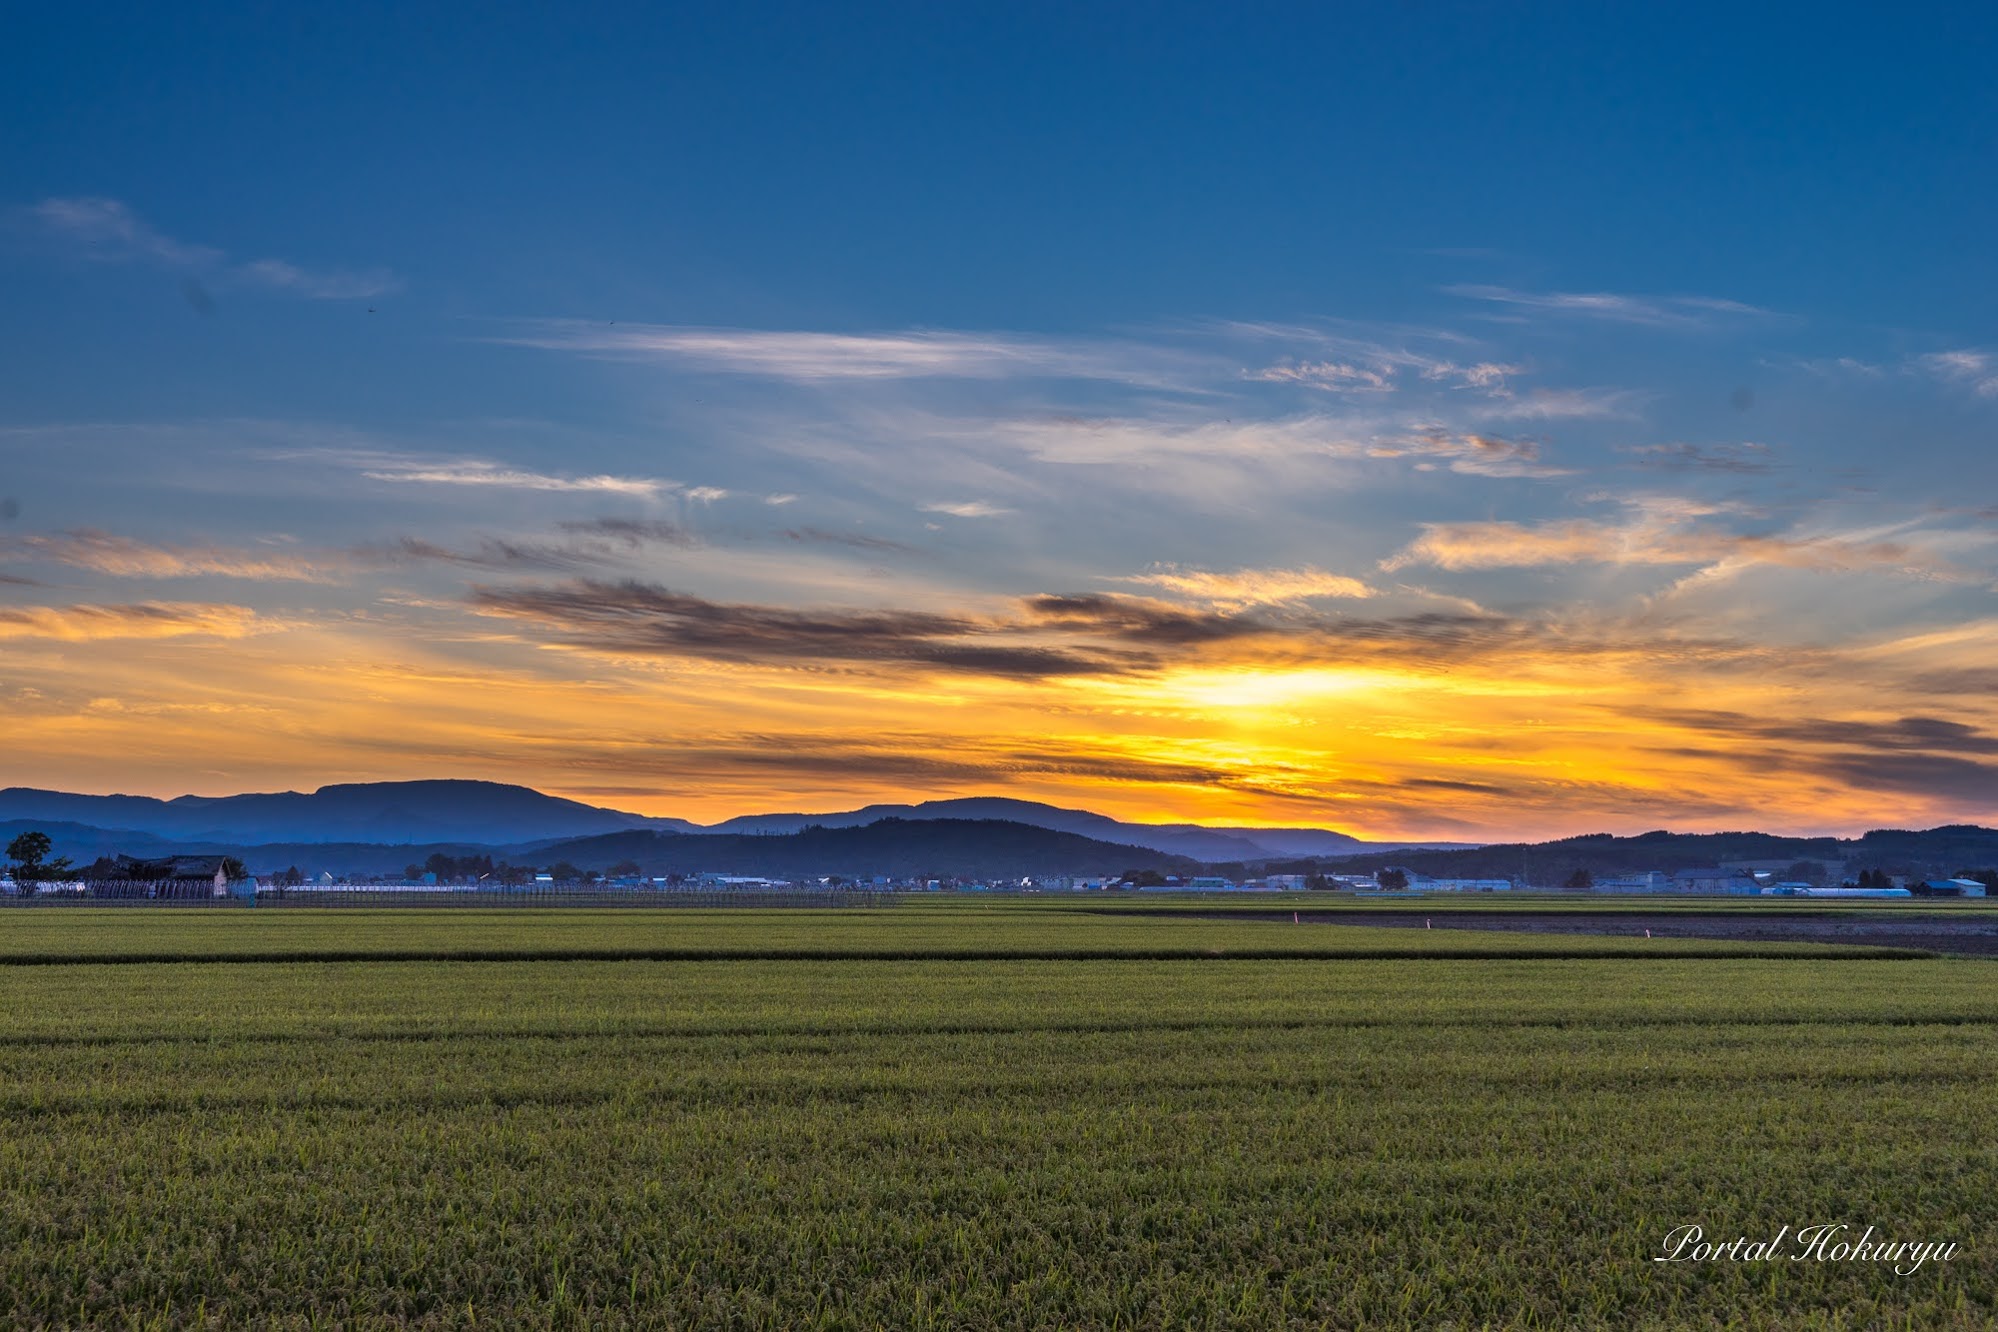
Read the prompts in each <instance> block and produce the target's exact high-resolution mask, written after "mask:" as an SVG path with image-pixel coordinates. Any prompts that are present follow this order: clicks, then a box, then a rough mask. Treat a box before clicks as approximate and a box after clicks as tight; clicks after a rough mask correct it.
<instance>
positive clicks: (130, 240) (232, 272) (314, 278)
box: [19, 197, 402, 301]
mask: <svg viewBox="0 0 1998 1332" xmlns="http://www.w3.org/2000/svg"><path fill="white" fill-rule="evenodd" d="M19 215H20V216H23V217H25V219H26V220H27V222H28V223H29V225H30V226H31V227H32V228H33V229H34V230H35V231H36V232H38V233H39V234H40V235H42V236H43V237H45V238H47V239H49V240H52V241H55V242H56V243H58V244H61V245H63V246H65V247H67V248H69V249H70V250H72V251H73V252H75V253H78V254H81V255H83V256H85V257H86V258H90V259H95V260H99V261H104V262H142V263H151V264H157V265H159V266H161V267H164V268H171V269H178V270H181V271H183V272H185V273H187V274H189V275H191V276H198V277H202V278H205V279H207V280H208V281H211V282H217V283H222V284H226V285H232V286H239V287H251V288H261V289H263V290H265V291H274V292H283V293H286V294H288V295H294V296H304V297H308V298H310V299H313V300H326V301H356V300H367V299H369V298H371V297H376V296H385V295H388V294H389V293H391V292H394V291H398V290H400V289H401V287H402V282H401V279H399V278H397V277H396V275H395V274H394V273H392V272H390V271H389V270H387V269H385V268H368V269H359V270H339V269H318V268H308V267H305V266H303V265H300V264H296V263H292V262H291V261H289V260H285V259H252V260H249V261H247V262H243V263H237V262H232V261H231V260H230V258H229V256H228V254H227V253H226V252H225V251H223V250H220V249H218V248H216V247H214V246H211V245H195V244H190V243H188V242H186V241H181V240H176V239H174V238H173V237H171V236H168V235H166V234H165V233H163V232H161V231H160V230H158V229H157V228H155V227H153V226H152V225H150V224H149V223H147V222H146V221H145V220H144V219H143V218H141V217H140V216H139V215H138V214H137V213H135V212H134V211H133V210H132V208H131V206H130V205H128V204H126V203H124V202H122V201H120V200H117V199H104V198H90V197H84V198H50V199H43V200H42V201H40V202H39V203H36V204H33V205H30V206H29V207H27V208H25V209H22V210H19ZM204 299H205V297H204Z"/></svg>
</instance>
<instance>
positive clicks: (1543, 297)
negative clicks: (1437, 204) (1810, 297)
mask: <svg viewBox="0 0 1998 1332" xmlns="http://www.w3.org/2000/svg"><path fill="white" fill-rule="evenodd" d="M1443 290H1444V291H1446V292H1448V293H1449V294H1450V295H1452V296H1462V297H1464V298H1465V299H1467V300H1474V301H1487V302H1491V303H1493V304H1498V305H1508V306H1513V307H1515V308H1518V309H1524V310H1535V311H1541V312H1544V313H1548V314H1557V315H1572V316H1575V317H1576V318H1581V319H1602V320H1608V321H1610V322H1613V323H1620V324H1641V325H1645V326H1648V327H1651V328H1698V327H1702V326H1704V325H1706V324H1709V323H1711V322H1712V321H1713V319H1714V317H1715V316H1734V317H1763V318H1766V317H1768V316H1769V315H1770V314H1771V313H1772V312H1771V311H1768V310H1764V309H1760V308H1758V307H1756V306H1753V305H1744V304H1742V303H1741V302H1740V301H1727V300H1716V299H1714V298H1712V297H1707V296H1663V297H1652V296H1627V295H1621V294H1618V293H1616V292H1608V291H1592V292H1582V291H1546V292H1534V291H1517V290H1514V289H1513V288H1511V287H1494V286H1482V285H1476V284H1461V285H1457V286H1450V287H1445V288H1443Z"/></svg>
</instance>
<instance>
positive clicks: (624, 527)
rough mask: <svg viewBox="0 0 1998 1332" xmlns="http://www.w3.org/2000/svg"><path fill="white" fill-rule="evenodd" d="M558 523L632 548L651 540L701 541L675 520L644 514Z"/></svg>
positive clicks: (693, 543)
mask: <svg viewBox="0 0 1998 1332" xmlns="http://www.w3.org/2000/svg"><path fill="white" fill-rule="evenodd" d="M560 526H561V528H562V530H563V531H564V532H575V533H578V534H581V535H584V536H601V537H608V538H610V539H612V540H615V541H621V542H623V543H624V544H626V545H628V546H631V547H634V548H636V547H638V546H642V545H648V544H653V543H657V544H659V545H664V546H681V547H692V546H698V545H700V544H701V539H700V537H698V536H697V535H695V534H694V533H693V532H691V531H689V530H688V529H687V528H684V527H682V526H680V525H679V524H678V523H668V522H660V521H656V520H653V519H646V518H585V519H581V520H578V521H575V522H566V523H562V524H560Z"/></svg>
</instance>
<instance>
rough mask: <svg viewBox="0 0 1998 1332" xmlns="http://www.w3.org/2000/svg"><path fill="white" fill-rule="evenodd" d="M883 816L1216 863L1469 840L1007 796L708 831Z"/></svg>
mask: <svg viewBox="0 0 1998 1332" xmlns="http://www.w3.org/2000/svg"><path fill="white" fill-rule="evenodd" d="M881 819H912V820H923V819H1000V820H1004V821H1006V822H1009V823H1025V824H1029V825H1031V826H1033V827H1036V828H1048V829H1051V830H1053V831H1055V832H1070V833H1077V834H1080V835H1081V836H1083V837H1090V838H1094V839H1095V840H1097V841H1103V842H1115V843H1120V844H1122V845H1125V846H1142V847H1148V848H1150V849H1151V850H1154V851H1163V852H1165V853H1166V854H1168V855H1176V856H1191V857H1192V858H1193V859H1195V860H1204V861H1209V862H1226V861H1244V860H1268V859H1271V858H1273V857H1282V856H1299V857H1302V856H1340V855H1356V854H1360V853H1364V852H1367V851H1371V850H1391V849H1395V848H1398V847H1405V846H1423V847H1439V846H1440V847H1455V846H1462V845H1465V844H1464V843H1451V842H1420V843H1417V842H1365V841H1361V840H1360V839H1359V838H1357V837H1352V836H1349V835H1348V834H1346V833H1342V832H1334V831H1331V830H1330V829H1326V828H1242V827H1219V828H1215V827H1208V826H1206V825H1204V824H1198V823H1126V822H1124V821H1123V820H1121V819H1113V818H1111V817H1109V816H1108V815H1107V814H1095V813H1092V812H1090V811H1089V810H1084V809H1063V808H1062V807H1060V806H1058V805H1047V804H1042V803H1041V802H1040V801H1038V800H1014V799H1011V798H1009V797H1005V796H967V797H963V798H960V799H954V800H925V801H923V802H922V803H921V804H917V805H866V806H863V807H862V808H860V809H851V810H843V811H840V812H837V813H831V814H746V815H743V816H741V817H739V818H733V819H726V820H724V821H722V822H721V823H717V824H713V825H711V826H710V827H709V828H708V829H707V830H706V831H708V832H709V833H748V834H762V835H769V834H772V833H793V832H797V831H799V830H800V829H803V828H809V827H812V826H814V825H816V826H818V827H821V828H856V827H861V826H863V825H865V824H869V823H874V822H876V821H878V820H881Z"/></svg>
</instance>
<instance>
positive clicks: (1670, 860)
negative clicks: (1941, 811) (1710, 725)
mask: <svg viewBox="0 0 1998 1332" xmlns="http://www.w3.org/2000/svg"><path fill="white" fill-rule="evenodd" d="M1746 860H1756V861H1792V862H1794V861H1817V862H1819V863H1831V862H1839V861H1843V862H1846V865H1847V872H1848V873H1856V872H1858V871H1859V870H1861V869H1879V870H1885V871H1886V872H1888V873H1889V874H1895V875H1936V874H1952V873H1955V872H1956V871H1958V870H1961V869H1966V868H1988V867H1990V866H1993V865H1998V830H1994V829H1990V828H1977V827H1970V826H1966V825H1953V826H1949V827H1942V828H1931V829H1928V830H1927V831H1924V832H1913V831H1903V830H1896V829H1882V830H1877V831H1874V832H1869V833H1866V834H1865V835H1864V836H1861V837H1857V838H1850V839H1845V838H1837V837H1779V836H1776V835H1774V834H1771V833H1758V832H1725V833H1672V832H1649V833H1643V834H1641V835H1639V836H1636V837H1614V836H1611V835H1610V834H1608V833H1593V834H1589V835H1586V836H1582V837H1568V838H1563V839H1562V840H1560V841H1555V842H1538V843H1518V842H1515V843H1504V844H1499V845H1494V846H1482V847H1475V848H1471V849H1467V850H1460V851H1395V852H1369V853H1367V854H1365V855H1358V856H1345V857H1341V858H1339V859H1338V860H1336V861H1333V862H1331V866H1330V867H1332V868H1336V869H1341V870H1375V869H1380V868H1383V867H1386V866H1390V865H1395V866H1400V867H1402V868H1404V869H1410V870H1414V871H1416V872H1417V873H1420V874H1428V875H1433V876H1436V877H1439V878H1480V879H1482V878H1510V879H1515V880H1517V879H1520V878H1522V877H1523V878H1524V879H1525V880H1526V881H1527V882H1530V883H1535V884H1558V883H1561V882H1562V881H1564V880H1565V879H1566V878H1567V877H1568V876H1569V875H1570V874H1573V873H1574V872H1575V871H1576V870H1578V869H1580V870H1587V871H1589V873H1591V874H1592V875H1594V876H1596V877H1597V878H1602V877H1604V876H1606V875H1613V874H1632V873H1641V872H1643V871H1645V870H1660V871H1663V872H1665V873H1668V874H1669V873H1671V872H1672V871H1674V870H1680V869H1700V868H1711V867H1714V866H1718V865H1721V864H1724V863H1731V862H1738V861H1746Z"/></svg>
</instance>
